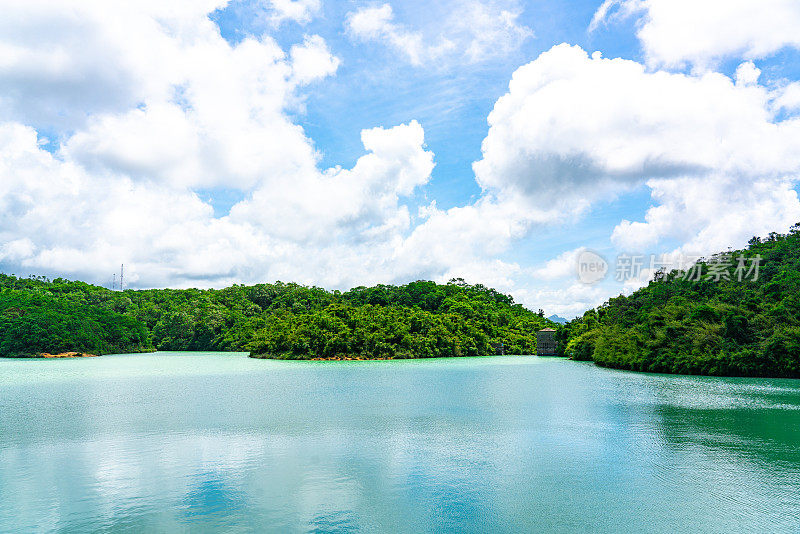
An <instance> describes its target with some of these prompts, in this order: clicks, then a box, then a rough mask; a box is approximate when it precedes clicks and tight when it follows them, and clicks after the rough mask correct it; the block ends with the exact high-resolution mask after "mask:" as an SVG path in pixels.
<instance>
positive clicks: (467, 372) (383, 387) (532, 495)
mask: <svg viewBox="0 0 800 534" xmlns="http://www.w3.org/2000/svg"><path fill="white" fill-rule="evenodd" d="M214 528H217V529H220V530H225V531H227V532H252V531H274V532H295V531H297V532H441V531H460V532H487V531H492V532H586V531H592V532H620V531H625V532H742V531H752V532H800V380H764V379H724V378H702V377H681V376H665V375H644V374H636V373H628V372H621V371H613V370H606V369H601V368H598V367H595V366H593V365H591V364H584V363H578V362H570V361H563V360H559V359H545V358H536V357H522V356H518V357H514V356H510V357H490V358H457V359H443V360H412V361H386V362H280V361H270V360H253V359H249V358H247V357H246V356H245V355H244V354H230V353H167V352H163V353H156V354H144V355H120V356H104V357H101V358H85V359H70V360H0V531H2V532H6V531H8V532H24V531H64V532H81V531H132V532H141V531H144V530H146V531H161V532H165V531H169V532H174V531H186V530H190V531H205V530H209V529H214Z"/></svg>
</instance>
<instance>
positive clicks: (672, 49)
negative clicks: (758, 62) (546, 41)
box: [589, 0, 800, 68]
mask: <svg viewBox="0 0 800 534" xmlns="http://www.w3.org/2000/svg"><path fill="white" fill-rule="evenodd" d="M634 14H639V15H641V19H640V24H639V28H638V31H637V36H638V37H639V39H640V40H641V42H642V46H643V47H644V51H645V54H646V56H647V60H648V63H649V64H650V65H652V66H665V67H682V66H685V65H686V64H691V65H694V66H697V67H700V68H707V67H708V66H710V65H713V64H714V63H716V62H718V61H719V60H721V59H724V58H729V57H742V58H745V59H758V58H763V57H767V56H769V55H771V54H774V53H775V52H777V51H779V50H781V49H783V48H786V47H793V48H800V32H798V31H797V28H798V27H800V3H798V2H797V1H796V0H759V1H757V2H756V1H753V0H702V1H697V0H606V1H605V2H603V4H602V5H601V6H600V8H599V9H598V10H597V12H596V13H595V16H594V18H593V20H592V24H591V25H590V28H589V29H590V30H594V29H596V28H597V27H598V26H599V25H600V24H601V23H602V22H604V21H606V20H609V19H614V18H625V17H629V16H631V15H634Z"/></svg>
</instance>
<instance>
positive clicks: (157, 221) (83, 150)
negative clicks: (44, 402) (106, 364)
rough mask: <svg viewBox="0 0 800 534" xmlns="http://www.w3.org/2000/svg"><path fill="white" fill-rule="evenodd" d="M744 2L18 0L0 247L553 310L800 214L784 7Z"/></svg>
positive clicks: (155, 283)
mask: <svg viewBox="0 0 800 534" xmlns="http://www.w3.org/2000/svg"><path fill="white" fill-rule="evenodd" d="M759 6H761V7H760V8H757V7H756V6H755V5H750V6H748V5H744V3H742V4H741V5H739V4H736V5H731V4H730V3H729V2H724V1H722V0H703V1H700V2H689V1H688V0H673V1H668V0H609V1H606V2H601V1H599V0H596V1H584V0H580V1H578V0H575V1H558V2H555V1H544V0H540V1H529V2H523V1H517V0H443V1H441V2H437V3H436V4H434V5H431V4H430V3H427V2H408V1H406V2H399V1H398V2H380V1H379V2H360V1H333V0H246V1H237V0H234V1H231V2H225V1H224V0H206V1H203V2H190V1H188V0H176V1H174V2H166V3H163V2H155V1H153V2H149V1H145V2H135V3H127V2H121V3H118V4H110V5H107V4H106V3H103V2H99V1H98V2H76V3H74V4H72V3H70V2H48V1H46V0H37V1H35V2H31V3H30V4H28V5H16V4H14V3H9V4H8V5H7V6H4V7H5V8H6V9H5V11H4V12H6V13H7V16H5V17H4V19H5V20H4V21H3V22H0V80H1V81H0V179H2V181H3V183H4V184H5V185H4V186H0V206H2V207H3V208H4V211H5V214H4V215H3V216H2V217H0V270H2V271H4V272H13V273H16V274H23V275H27V274H46V275H49V276H65V277H69V278H81V279H85V280H87V281H90V282H94V283H101V284H107V283H108V282H109V279H110V277H111V273H112V272H114V271H115V270H117V269H118V265H119V264H120V263H123V262H124V263H125V264H126V270H127V271H128V272H129V273H130V274H129V276H128V279H129V280H130V283H131V287H166V286H171V287H187V286H201V287H220V286H224V285H226V284H230V283H253V282H261V281H266V282H269V281H274V280H276V279H281V280H294V281H298V282H302V283H308V284H318V285H323V286H325V287H329V288H341V289H345V288H347V287H352V286H354V285H361V284H372V283H378V282H388V283H403V282H408V281H411V280H415V279H418V278H430V279H435V280H438V281H445V280H447V279H448V278H449V277H452V276H464V277H465V278H466V279H467V280H468V281H471V282H476V283H477V282H482V283H486V284H488V285H493V286H496V287H498V288H500V289H502V290H504V291H508V292H511V293H512V294H513V295H514V296H515V298H517V300H518V301H521V302H523V303H525V304H526V305H528V306H530V307H533V308H539V307H542V308H544V309H545V310H546V311H547V312H548V313H559V314H561V315H564V316H568V317H572V316H574V315H576V314H580V313H582V312H583V311H584V310H585V309H587V308H588V307H592V306H596V305H598V304H600V303H602V302H603V301H604V300H606V299H607V298H609V297H610V296H614V295H616V294H619V293H620V292H628V291H632V290H634V289H635V288H636V287H639V286H640V285H642V284H643V283H646V281H647V279H648V278H649V277H650V276H651V275H652V272H650V271H646V270H645V271H643V272H642V273H640V276H638V277H637V278H636V279H631V280H626V281H617V280H614V276H613V275H614V272H613V271H614V261H615V258H616V257H617V255H618V254H620V253H624V252H627V253H635V254H640V255H642V257H645V258H647V257H650V256H651V255H653V254H658V255H662V254H667V255H669V257H670V258H671V259H672V260H673V261H674V262H675V265H678V264H679V263H680V262H681V261H683V260H684V259H685V258H689V257H692V256H696V255H700V254H708V253H712V252H715V251H718V250H725V249H727V248H728V247H739V246H742V245H743V244H744V243H746V241H747V239H748V238H749V237H750V236H752V235H755V234H764V233H766V232H769V231H785V230H786V229H787V228H788V227H789V226H790V225H791V224H792V223H794V222H797V221H798V220H800V202H799V201H798V199H797V183H798V182H797V177H798V173H800V160H798V157H799V156H796V154H798V153H800V146H798V145H800V135H798V134H800V121H798V120H797V119H796V117H797V114H798V111H800V82H798V80H800V52H798V48H799V47H800V38H798V37H796V35H795V33H796V32H794V31H793V30H792V28H794V27H796V26H792V24H794V22H795V21H796V22H799V23H800V8H798V7H797V5H795V3H793V2H786V1H783V0H768V1H767V3H766V4H759ZM595 52H599V54H593V53H595ZM512 78H513V79H514V80H515V82H514V83H513V84H511V85H509V84H510V82H511V80H512ZM493 110H494V111H493ZM490 123H491V124H490ZM423 139H424V140H423ZM56 214H57V215H56ZM585 249H589V250H592V251H595V252H597V253H600V254H601V255H602V256H604V257H605V258H606V260H607V261H608V263H609V269H610V272H609V276H608V277H607V278H606V279H605V280H604V281H602V282H601V283H597V284H584V283H581V282H580V280H578V279H577V277H576V257H577V256H578V255H579V254H580V253H581V252H582V251H583V250H585Z"/></svg>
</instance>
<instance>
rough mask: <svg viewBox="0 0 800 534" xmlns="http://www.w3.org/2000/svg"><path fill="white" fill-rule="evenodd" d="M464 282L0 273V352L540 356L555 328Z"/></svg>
mask: <svg viewBox="0 0 800 534" xmlns="http://www.w3.org/2000/svg"><path fill="white" fill-rule="evenodd" d="M543 315H544V313H543V312H541V311H539V313H534V312H532V311H530V310H527V309H525V308H524V307H522V306H521V305H519V304H514V301H513V299H512V298H511V297H510V296H508V295H504V294H502V293H499V292H497V291H495V290H494V289H490V288H487V287H485V286H482V285H468V284H466V283H465V282H464V281H463V280H460V279H458V280H452V281H451V282H450V283H448V284H436V283H433V282H424V281H420V282H413V283H410V284H407V285H403V286H390V285H379V286H376V287H359V288H355V289H352V290H350V291H347V292H344V293H342V292H339V291H332V292H331V291H325V290H323V289H320V288H317V287H306V286H302V285H298V284H286V283H281V282H278V283H275V284H259V285H254V286H243V285H235V286H232V287H228V288H225V289H220V290H214V289H209V290H198V289H187V290H173V289H158V290H155V289H153V290H139V291H136V290H126V291H111V290H108V289H106V288H102V287H98V286H93V285H89V284H86V283H83V282H72V281H68V280H64V279H56V280H53V281H49V280H46V279H44V278H41V277H40V278H35V277H32V278H17V277H14V276H8V275H2V274H0V355H2V356H30V355H36V354H40V353H45V352H49V353H57V352H67V351H77V352H85V353H93V354H108V353H119V352H135V351H148V350H155V349H158V350H219V351H229V350H243V351H251V352H252V353H253V355H254V356H261V357H276V358H315V357H324V358H338V357H361V358H418V357H434V356H467V355H488V354H496V353H498V352H501V351H502V352H505V353H506V354H532V353H534V352H535V350H536V331H537V330H539V329H541V328H543V327H545V326H554V324H553V323H552V322H550V321H548V320H547V319H545V318H544V317H543Z"/></svg>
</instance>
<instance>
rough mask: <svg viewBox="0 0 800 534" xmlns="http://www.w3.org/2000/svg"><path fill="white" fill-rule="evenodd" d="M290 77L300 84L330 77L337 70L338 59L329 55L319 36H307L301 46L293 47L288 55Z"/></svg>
mask: <svg viewBox="0 0 800 534" xmlns="http://www.w3.org/2000/svg"><path fill="white" fill-rule="evenodd" d="M289 55H290V56H291V59H292V77H293V79H294V80H295V81H296V82H297V83H300V84H305V83H309V82H312V81H314V80H319V79H322V78H326V77H328V76H331V75H332V74H334V73H335V72H336V70H337V69H338V68H339V58H337V57H336V56H334V55H332V54H331V51H330V49H329V48H328V45H327V44H326V43H325V40H324V39H323V38H322V37H320V36H319V35H312V36H307V37H306V38H305V40H304V41H303V44H302V45H294V46H292V49H291V51H290V53H289Z"/></svg>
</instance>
